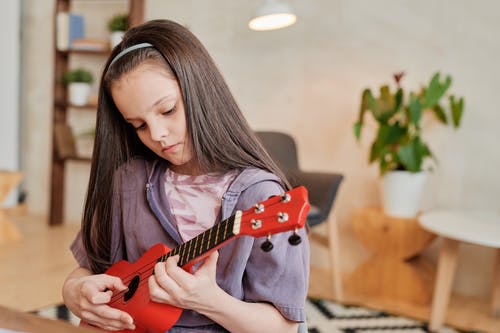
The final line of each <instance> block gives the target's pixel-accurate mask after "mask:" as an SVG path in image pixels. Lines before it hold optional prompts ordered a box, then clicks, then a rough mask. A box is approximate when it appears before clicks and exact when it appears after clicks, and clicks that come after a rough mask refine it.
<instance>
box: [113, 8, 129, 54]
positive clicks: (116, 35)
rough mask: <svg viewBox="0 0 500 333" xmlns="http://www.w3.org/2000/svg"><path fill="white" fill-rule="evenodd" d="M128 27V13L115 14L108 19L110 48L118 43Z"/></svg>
mask: <svg viewBox="0 0 500 333" xmlns="http://www.w3.org/2000/svg"><path fill="white" fill-rule="evenodd" d="M127 28H128V15H127V14H117V15H114V16H113V17H111V18H110V19H109V21H108V30H109V32H110V37H109V38H110V44H111V48H114V47H115V46H116V45H118V44H120V42H121V41H122V38H123V35H124V34H125V31H127Z"/></svg>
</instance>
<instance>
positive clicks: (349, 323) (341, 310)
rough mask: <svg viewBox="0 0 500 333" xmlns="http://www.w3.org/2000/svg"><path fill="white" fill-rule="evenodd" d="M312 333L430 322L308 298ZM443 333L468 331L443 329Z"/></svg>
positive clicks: (400, 329) (419, 330) (412, 328)
mask: <svg viewBox="0 0 500 333" xmlns="http://www.w3.org/2000/svg"><path fill="white" fill-rule="evenodd" d="M306 312H307V322H308V328H309V333H384V332H387V333H424V332H427V333H428V332H430V331H429V330H428V329H427V323H425V322H422V321H418V320H414V319H410V318H406V317H401V316H395V315H391V314H389V313H386V312H383V311H377V310H371V309H367V308H362V307H357V306H346V305H340V304H337V303H333V302H330V301H325V300H316V299H308V300H307V303H306ZM34 313H35V314H37V315H39V316H42V317H47V318H58V319H61V320H66V321H69V322H71V323H73V324H75V325H76V324H78V322H79V319H78V318H77V317H76V316H75V315H73V314H72V313H71V312H70V311H69V310H68V309H67V308H66V307H65V306H64V305H57V306H50V307H47V308H43V309H40V310H39V311H35V312H34ZM439 333H481V332H464V331H459V330H456V329H453V328H449V327H443V328H442V329H441V330H440V331H439Z"/></svg>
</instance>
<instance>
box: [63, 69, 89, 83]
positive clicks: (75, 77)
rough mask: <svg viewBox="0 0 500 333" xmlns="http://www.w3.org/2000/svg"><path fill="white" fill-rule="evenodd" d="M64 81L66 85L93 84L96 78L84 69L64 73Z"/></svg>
mask: <svg viewBox="0 0 500 333" xmlns="http://www.w3.org/2000/svg"><path fill="white" fill-rule="evenodd" d="M63 81H64V83H65V84H70V83H73V82H83V83H92V82H93V81H94V76H93V75H92V73H91V72H90V71H88V70H86V69H84V68H77V69H72V70H69V71H67V72H66V73H64V76H63Z"/></svg>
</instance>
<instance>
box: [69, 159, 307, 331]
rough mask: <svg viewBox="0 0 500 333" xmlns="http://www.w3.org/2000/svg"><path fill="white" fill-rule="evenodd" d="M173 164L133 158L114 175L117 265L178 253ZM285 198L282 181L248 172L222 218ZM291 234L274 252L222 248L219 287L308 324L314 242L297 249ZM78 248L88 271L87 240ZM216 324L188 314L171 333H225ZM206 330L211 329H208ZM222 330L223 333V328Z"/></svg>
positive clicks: (238, 244) (227, 198)
mask: <svg viewBox="0 0 500 333" xmlns="http://www.w3.org/2000/svg"><path fill="white" fill-rule="evenodd" d="M166 167H167V164H166V163H163V162H159V161H157V162H153V163H152V162H148V161H145V160H142V159H134V160H132V161H130V162H129V163H127V164H126V165H125V166H123V167H122V168H120V169H119V170H118V171H117V173H116V175H115V178H114V189H113V227H112V228H113V235H112V246H111V248H112V251H111V258H112V262H117V261H119V260H122V259H125V260H127V261H129V262H134V261H136V260H137V259H139V258H140V256H141V255H142V254H143V253H144V252H145V251H146V250H147V249H149V248H150V247H151V246H152V245H154V244H156V243H163V244H165V245H167V246H168V247H169V248H175V247H177V246H178V245H180V244H181V243H182V241H181V237H180V235H179V233H178V231H177V229H176V227H175V225H174V224H173V223H172V222H171V221H173V217H172V215H171V212H170V208H169V205H168V201H167V198H166V195H165V187H164V181H165V178H164V175H165V170H166ZM281 193H283V187H282V185H281V183H280V181H279V179H278V178H277V177H276V176H275V175H273V174H271V173H269V172H266V171H263V170H259V169H253V168H249V169H245V170H243V171H242V172H241V173H240V174H239V175H238V176H237V177H236V179H235V180H234V181H233V183H232V184H231V185H230V186H229V188H228V190H227V191H226V193H225V194H224V195H223V198H222V206H221V220H224V219H226V218H228V217H230V216H231V215H233V214H234V213H235V211H236V210H246V209H248V208H250V207H252V206H253V205H254V204H255V203H257V202H261V201H264V200H266V199H267V198H268V197H270V196H272V195H276V194H281ZM290 234H291V232H283V233H280V234H276V235H273V237H272V243H273V245H274V248H273V250H272V251H271V252H267V253H266V252H263V251H262V250H261V248H260V245H261V244H262V242H263V241H264V240H265V239H264V238H261V239H255V238H253V237H250V236H242V237H239V238H236V239H235V240H233V241H231V242H229V243H227V244H226V245H224V246H223V247H222V248H220V249H219V259H218V262H217V284H218V285H219V286H220V287H221V288H222V289H224V290H225V291H226V292H227V293H229V294H230V295H232V296H233V297H235V298H237V299H240V300H244V301H247V302H269V303H272V304H273V305H274V306H275V307H276V308H277V309H278V310H279V311H280V312H281V313H282V314H283V316H285V317H286V318H288V319H290V320H293V321H298V322H302V321H305V309H304V305H305V304H304V303H305V299H306V295H307V288H308V282H309V243H308V240H307V235H306V232H305V230H304V229H301V230H299V235H300V236H301V237H302V243H301V244H299V245H298V246H290V245H289V243H288V240H287V239H288V237H289V236H290ZM71 250H72V251H73V254H74V256H75V258H76V259H77V261H78V262H79V264H80V265H81V266H82V267H88V263H87V259H86V256H85V251H84V249H83V246H82V243H81V237H80V235H78V236H77V238H76V239H75V241H74V242H73V244H72V246H71ZM213 324H214V323H213V321H212V320H210V319H209V318H207V317H205V316H202V315H200V314H198V313H196V312H194V311H191V310H185V311H183V313H182V316H181V318H180V319H179V321H178V322H177V323H176V325H175V326H174V328H172V329H171V330H170V331H171V332H178V330H177V329H176V327H179V329H181V327H182V331H185V330H189V329H188V327H192V328H193V329H194V330H189V331H190V332H194V331H198V329H195V328H194V326H197V327H199V328H200V329H199V331H200V332H201V331H203V332H207V331H213V332H218V331H219V332H220V331H221V330H220V327H219V328H217V327H216V326H217V325H213ZM202 327H205V328H206V329H202ZM222 331H223V330H222Z"/></svg>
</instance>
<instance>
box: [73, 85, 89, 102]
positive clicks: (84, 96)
mask: <svg viewBox="0 0 500 333" xmlns="http://www.w3.org/2000/svg"><path fill="white" fill-rule="evenodd" d="M68 90H69V102H70V103H71V104H72V105H77V106H82V105H86V104H87V102H88V99H89V95H90V84H88V83H83V82H73V83H70V84H69V87H68Z"/></svg>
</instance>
